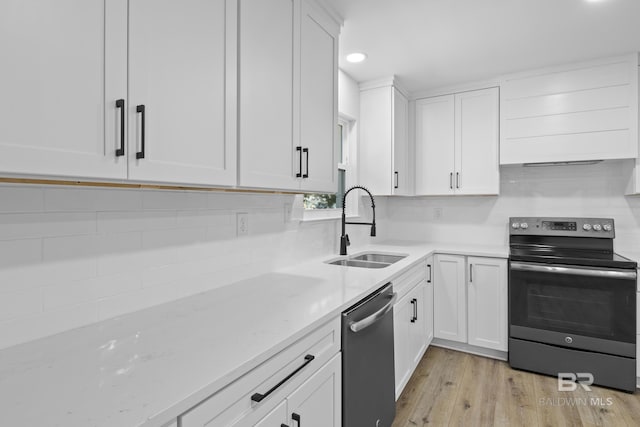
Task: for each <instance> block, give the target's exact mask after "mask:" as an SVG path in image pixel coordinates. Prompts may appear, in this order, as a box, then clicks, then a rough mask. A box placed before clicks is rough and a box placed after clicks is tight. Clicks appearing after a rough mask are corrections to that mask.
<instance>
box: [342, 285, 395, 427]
mask: <svg viewBox="0 0 640 427" xmlns="http://www.w3.org/2000/svg"><path fill="white" fill-rule="evenodd" d="M396 298H397V294H395V293H394V292H393V286H392V285H391V283H387V284H386V285H385V286H383V287H382V288H380V289H378V290H377V291H375V292H374V293H372V294H371V295H369V296H367V297H366V298H364V299H362V300H361V301H360V302H358V303H357V304H355V305H354V306H352V307H350V308H349V309H348V310H346V311H345V312H343V313H342V426H343V427H390V426H391V424H392V423H393V419H394V417H395V415H396V404H395V374H394V363H393V362H394V361H393V304H394V302H395V301H396Z"/></svg>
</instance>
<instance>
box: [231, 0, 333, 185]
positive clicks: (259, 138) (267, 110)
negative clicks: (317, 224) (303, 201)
mask: <svg viewBox="0 0 640 427" xmlns="http://www.w3.org/2000/svg"><path fill="white" fill-rule="evenodd" d="M338 31H339V27H338V25H337V24H336V23H335V22H334V21H333V20H332V19H331V18H329V17H328V16H327V15H326V14H324V13H323V12H322V11H321V10H320V9H319V8H318V7H316V6H315V5H314V4H313V3H311V2H307V1H301V0H268V1H265V0H241V1H240V40H239V45H240V48H239V49H240V54H239V66H240V72H239V76H240V78H239V91H240V117H239V122H240V126H239V129H240V133H239V136H238V138H239V144H240V185H241V186H243V187H255V188H274V189H284V190H299V189H303V190H306V191H324V192H335V191H336V190H337V181H336V180H337V166H338V165H337V158H336V152H337V150H336V146H335V144H336V141H337V134H336V132H337V117H338V115H337V100H338V97H337V79H338V75H337V73H338V65H337V36H338Z"/></svg>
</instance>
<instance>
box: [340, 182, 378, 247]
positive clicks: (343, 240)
mask: <svg viewBox="0 0 640 427" xmlns="http://www.w3.org/2000/svg"><path fill="white" fill-rule="evenodd" d="M356 189H359V190H364V191H366V192H367V194H368V195H369V198H370V199H371V208H372V209H373V222H348V221H347V216H346V214H345V208H346V206H347V194H349V192H350V191H351V190H356ZM347 224H354V225H370V226H371V236H372V237H375V235H376V203H375V202H374V201H373V196H372V195H371V193H370V192H369V190H367V189H366V188H364V187H362V186H360V185H354V186H353V187H351V188H350V189H348V190H347V191H345V193H344V196H343V197H342V235H341V236H340V255H346V254H347V246H349V245H350V244H351V242H350V241H349V235H348V234H347V233H346V230H345V226H346V225H347Z"/></svg>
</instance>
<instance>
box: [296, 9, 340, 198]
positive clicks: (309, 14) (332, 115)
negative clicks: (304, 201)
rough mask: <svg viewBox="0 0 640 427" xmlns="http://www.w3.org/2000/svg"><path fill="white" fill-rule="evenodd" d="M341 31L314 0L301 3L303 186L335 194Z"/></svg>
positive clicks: (305, 188) (336, 184) (309, 189)
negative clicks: (339, 41) (339, 37)
mask: <svg viewBox="0 0 640 427" xmlns="http://www.w3.org/2000/svg"><path fill="white" fill-rule="evenodd" d="M338 31H339V28H338V27H337V25H336V23H335V22H334V21H333V20H331V19H329V17H328V16H327V15H325V14H324V13H323V12H322V11H320V10H319V9H318V8H317V6H316V5H315V4H314V3H311V2H307V1H305V2H303V3H302V20H301V23H300V145H301V146H302V147H303V154H304V158H303V161H304V164H305V169H304V171H303V179H302V183H301V188H302V189H303V190H307V191H322V192H327V193H335V192H336V190H337V188H338V182H337V179H338V158H337V153H338V150H337V146H336V144H337V133H336V132H337V123H338V36H337V35H338ZM305 150H306V151H305Z"/></svg>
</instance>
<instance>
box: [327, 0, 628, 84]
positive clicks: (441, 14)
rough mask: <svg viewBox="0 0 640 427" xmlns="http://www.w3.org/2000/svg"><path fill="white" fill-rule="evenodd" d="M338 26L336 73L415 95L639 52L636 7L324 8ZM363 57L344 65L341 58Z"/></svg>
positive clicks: (578, 2)
mask: <svg viewBox="0 0 640 427" xmlns="http://www.w3.org/2000/svg"><path fill="white" fill-rule="evenodd" d="M326 1H327V2H328V3H329V5H330V6H331V7H333V9H334V10H335V11H336V12H337V13H338V14H339V15H340V16H341V17H342V18H343V19H344V27H343V28H342V32H341V34H340V68H342V69H343V70H344V71H345V72H347V74H349V75H350V76H352V77H353V78H354V79H355V80H357V81H358V82H363V81H368V80H374V79H378V78H384V77H389V76H391V75H396V76H397V77H398V80H399V81H400V83H401V84H402V85H403V86H404V87H405V88H406V89H407V90H408V91H409V92H415V91H423V90H429V89H434V88H440V87H446V86H452V85H457V84H462V83H469V82H473V81H482V80H488V79H492V78H495V77H498V76H499V75H500V74H505V73H511V72H516V71H522V70H526V69H531V68H538V67H543V66H547V65H554V64H562V63H567V62H572V61H581V60H588V59H593V58H598V57H605V56H613V55H618V54H624V53H629V52H637V51H640V0H600V1H598V2H594V1H591V2H589V1H587V0H326ZM356 51H360V52H365V53H366V54H367V55H368V59H367V60H366V61H365V62H362V63H360V64H350V63H348V62H346V60H345V59H344V57H345V56H346V54H348V53H351V52H356Z"/></svg>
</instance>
